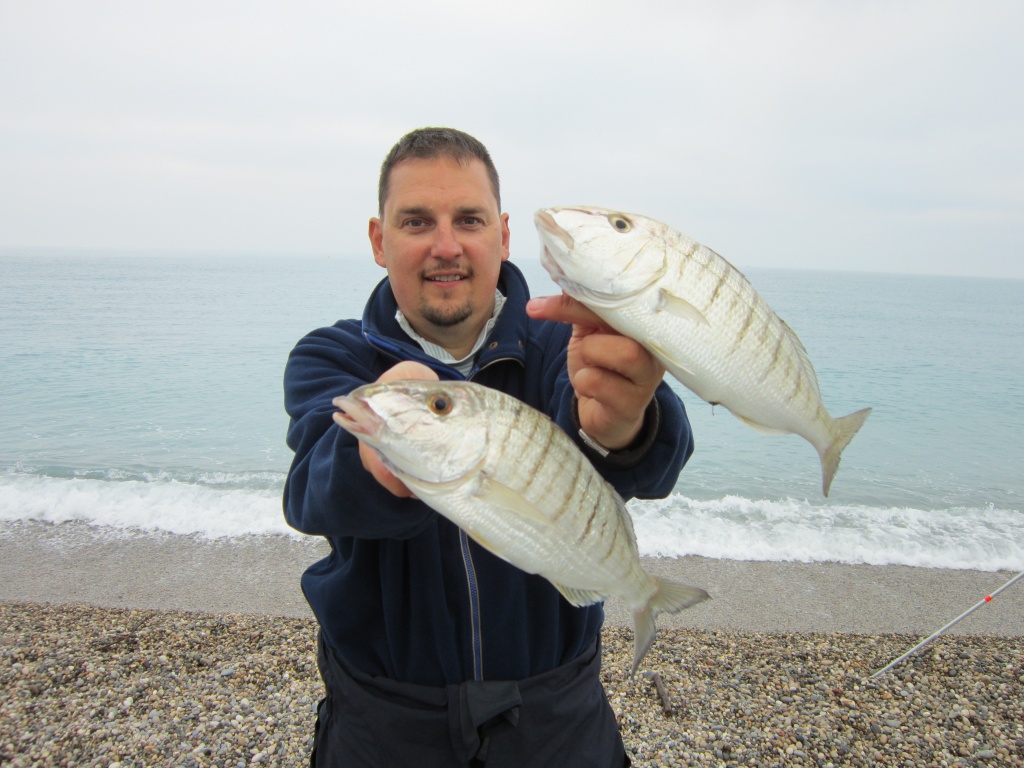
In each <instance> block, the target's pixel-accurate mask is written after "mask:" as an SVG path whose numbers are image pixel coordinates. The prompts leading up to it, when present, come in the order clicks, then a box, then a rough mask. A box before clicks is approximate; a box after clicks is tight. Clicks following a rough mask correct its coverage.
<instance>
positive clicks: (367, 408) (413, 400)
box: [333, 379, 709, 674]
mask: <svg viewBox="0 0 1024 768" xmlns="http://www.w3.org/2000/svg"><path fill="white" fill-rule="evenodd" d="M333 403H334V405H335V407H336V408H338V409H339V410H338V411H336V412H335V413H334V414H333V417H334V420H335V421H336V422H337V423H338V424H339V425H340V426H341V427H342V428H343V429H345V430H347V431H348V432H349V433H351V434H352V435H354V436H355V437H356V438H357V439H358V440H360V441H362V442H363V443H365V444H367V445H368V446H370V447H372V448H373V449H374V450H375V451H376V452H377V453H378V454H379V455H380V457H381V459H382V461H383V462H384V464H385V466H387V467H388V469H390V470H391V472H393V473H394V474H395V476H396V477H398V478H399V479H400V480H402V481H403V482H404V483H405V484H406V486H408V488H409V490H410V491H412V493H413V494H415V495H416V497H418V498H419V499H420V500H422V501H424V502H425V503H426V504H428V505H429V506H430V507H431V508H433V509H434V510H435V511H437V512H438V513H440V514H441V515H443V516H444V517H446V518H448V519H449V520H450V521H451V522H453V523H455V525H457V526H458V527H459V528H461V529H462V530H464V531H465V532H466V534H467V535H468V536H469V537H470V538H472V539H473V540H474V541H475V542H477V543H478V544H479V545H480V546H482V547H483V548H484V549H486V550H488V551H489V552H492V553H493V554H495V555H496V556H498V557H499V558H501V559H503V560H505V561H507V562H509V563H511V564H512V565H514V566H516V567H517V568H519V569H521V570H523V571H526V572H527V573H533V574H540V575H541V576H543V577H544V578H545V579H547V580H548V581H549V582H551V584H552V585H554V587H555V589H557V590H558V591H559V592H560V593H561V594H562V596H563V597H564V598H565V599H566V600H567V601H568V602H569V603H570V604H572V605H574V606H577V607H582V606H586V605H591V604H593V603H596V602H599V601H601V600H605V599H607V598H608V597H612V596H616V597H619V598H621V599H622V600H623V601H624V602H625V603H626V605H627V606H628V607H629V608H630V610H631V611H632V614H633V620H634V625H635V633H634V647H633V667H632V670H631V673H630V674H633V673H635V672H636V670H637V668H638V667H639V665H640V662H641V661H642V659H643V657H644V656H645V655H646V653H647V651H648V650H649V649H650V647H651V645H652V643H653V642H654V638H655V634H656V631H657V630H656V624H655V618H656V617H657V615H658V614H660V613H663V612H668V613H676V612H678V611H682V610H684V609H686V608H689V607H690V606H693V605H696V604H697V603H700V602H702V601H704V600H707V599H708V597H709V595H708V593H707V592H706V591H704V590H703V589H699V588H697V587H691V586H687V585H685V584H678V583H676V582H673V581H669V580H667V579H662V578H659V577H657V576H653V575H651V574H649V573H648V572H647V571H645V570H644V569H643V567H642V563H641V560H640V555H639V551H638V548H637V541H636V534H635V532H634V530H633V521H632V519H631V518H630V515H629V512H628V510H627V509H626V504H625V502H624V501H623V499H622V497H621V496H619V494H618V493H617V492H616V491H615V489H614V488H613V487H612V485H611V484H610V483H608V481H606V480H605V479H604V478H603V477H602V476H601V475H600V474H599V473H598V471H597V470H596V469H595V468H594V466H593V465H592V464H591V463H590V461H589V460H588V459H587V457H586V456H585V455H584V454H583V452H582V451H581V450H580V449H579V448H578V447H577V445H576V443H574V442H573V440H572V439H571V438H570V437H569V436H568V435H567V434H566V433H565V432H564V431H563V430H562V429H561V427H559V426H558V425H557V424H555V422H554V421H552V420H551V419H550V418H549V417H548V416H547V415H545V414H543V413H542V412H540V411H538V410H537V409H535V408H532V407H531V406H529V405H527V404H526V403H524V402H522V401H521V400H518V399H517V398H515V397H512V396H511V395H508V394H506V393H504V392H500V391H498V390H496V389H492V388H490V387H485V386H483V385H481V384H476V383H474V382H469V381H444V382H440V381H428V380H400V379H399V380H392V381H385V382H374V383H370V384H365V385H363V386H360V387H358V388H356V389H354V390H353V391H352V392H350V393H349V394H348V395H344V396H341V397H338V398H335V399H334V401H333Z"/></svg>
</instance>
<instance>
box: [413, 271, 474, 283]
mask: <svg viewBox="0 0 1024 768" xmlns="http://www.w3.org/2000/svg"><path fill="white" fill-rule="evenodd" d="M472 276H473V275H472V272H470V271H469V270H467V269H452V268H451V267H449V268H448V269H445V270H440V269H439V270H437V271H435V272H430V273H426V274H424V275H423V281H424V282H427V283H437V284H439V285H452V284H454V283H461V282H463V281H464V280H468V279H469V278H470V277H472Z"/></svg>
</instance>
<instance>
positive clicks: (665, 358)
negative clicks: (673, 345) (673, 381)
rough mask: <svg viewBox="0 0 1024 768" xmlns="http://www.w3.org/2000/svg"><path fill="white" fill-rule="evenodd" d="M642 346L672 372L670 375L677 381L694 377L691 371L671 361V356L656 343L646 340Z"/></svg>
mask: <svg viewBox="0 0 1024 768" xmlns="http://www.w3.org/2000/svg"><path fill="white" fill-rule="evenodd" d="M644 346H645V347H647V350H648V351H649V352H650V353H651V354H652V355H654V356H655V357H656V358H658V359H659V360H660V361H661V363H662V364H663V365H664V366H665V367H666V368H668V370H669V371H671V372H672V375H673V376H675V377H676V378H677V379H682V378H684V377H686V376H691V377H692V376H693V375H694V374H693V371H691V370H690V369H689V368H687V367H686V366H685V365H683V364H682V363H680V362H678V361H676V360H673V359H672V356H671V355H670V354H669V353H668V352H666V351H665V348H664V347H663V346H661V345H660V344H659V343H658V342H656V341H654V340H648V341H645V342H644Z"/></svg>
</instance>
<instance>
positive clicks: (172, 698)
mask: <svg viewBox="0 0 1024 768" xmlns="http://www.w3.org/2000/svg"><path fill="white" fill-rule="evenodd" d="M7 533H8V534H10V530H9V529H8V531H7ZM18 533H19V534H20V536H12V535H5V536H2V537H0V564H2V565H0V694H2V695H0V764H2V765H10V766H12V767H13V766H18V767H19V768H20V767H21V766H102V767H103V768H127V767H128V766H248V765H268V766H269V765H275V766H302V765H305V764H307V759H308V758H307V756H308V751H309V743H310V739H311V736H312V726H313V722H314V710H315V705H316V702H317V700H318V699H319V698H320V696H321V695H322V693H321V686H320V681H319V676H318V674H317V671H316V662H315V639H316V624H315V622H314V620H313V619H312V618H311V617H310V616H309V615H308V609H305V610H304V609H303V606H302V604H301V595H299V596H298V598H297V599H296V601H295V602H294V604H292V603H287V601H284V602H285V603H286V607H288V610H287V611H275V610H274V609H273V608H274V606H277V607H280V605H281V604H282V601H280V600H278V599H276V598H275V597H274V596H273V594H272V592H273V590H269V592H268V591H267V590H261V589H260V588H259V585H260V583H266V584H274V585H277V587H276V588H279V589H282V590H291V591H296V592H297V573H298V572H301V569H302V567H304V565H305V564H308V562H311V560H310V559H309V554H310V552H311V551H312V550H311V549H310V548H309V547H306V546H305V545H304V544H292V543H285V544H281V543H280V542H278V543H277V544H274V543H266V542H264V545H263V546H262V547H261V545H260V544H259V543H258V542H249V544H248V545H245V546H252V547H254V548H255V551H262V550H266V553H265V558H264V559H262V560H260V561H258V562H253V561H252V560H249V561H248V562H247V563H246V568H245V569H244V572H245V573H246V574H248V576H247V577H246V578H248V579H249V580H248V581H243V582H240V583H233V582H232V581H231V579H230V578H229V577H227V576H225V574H223V573H217V574H216V576H217V579H218V581H217V582H216V584H215V585H213V586H211V585H210V577H211V572H210V570H209V569H207V571H205V572H204V571H203V570H201V569H198V570H197V569H196V568H195V567H194V566H195V562H194V560H195V558H200V559H202V558H205V557H209V558H210V560H209V563H210V568H212V567H213V566H212V563H214V562H222V563H223V562H228V563H230V562H234V561H236V560H239V559H240V558H238V557H231V555H232V554H234V555H239V554H240V551H239V550H237V548H236V547H241V546H243V545H240V544H239V545H223V544H221V545H209V547H210V549H209V551H206V550H204V547H206V546H208V545H206V544H200V543H198V542H191V543H189V542H187V541H186V542H184V543H183V542H182V541H180V540H179V539H180V538H181V537H172V538H169V539H167V540H164V541H162V542H161V541H155V540H152V539H146V538H141V539H136V540H126V541H125V540H122V541H108V542H106V543H103V542H99V541H93V543H92V544H91V545H90V544H88V543H87V539H86V538H81V539H74V537H73V536H72V537H71V538H69V532H68V530H61V531H57V530H56V529H51V530H45V531H40V530H35V529H29V528H21V529H19V530H18ZM47 537H50V538H47ZM279 546H283V547H284V549H285V551H288V552H292V554H293V555H295V557H294V558H293V560H291V561H290V560H289V559H288V558H287V557H282V556H281V552H279V551H274V550H275V547H279ZM293 546H294V547H298V549H297V550H295V551H294V552H293V551H292V548H293ZM104 547H111V548H112V550H111V551H112V552H116V553H117V556H113V555H110V556H108V557H103V556H101V555H103V554H104V553H105V552H106V550H105V549H104ZM154 548H155V549H154ZM168 548H169V549H168ZM58 551H59V553H60V554H62V555H63V560H62V567H61V568H53V567H52V566H51V567H50V568H49V569H47V568H46V567H44V566H42V565H40V564H41V563H43V562H45V559H40V557H39V555H40V554H41V553H42V554H46V553H47V552H48V553H49V554H50V555H53V554H54V553H55V552H58ZM158 551H164V553H165V555H167V556H168V557H169V556H170V554H174V555H175V556H176V557H177V558H178V560H179V561H188V562H183V567H182V569H181V572H182V574H185V575H182V576H181V579H182V580H184V582H188V580H189V579H191V582H190V583H191V591H190V593H189V595H188V596H187V598H188V599H191V600H196V599H198V600H199V601H200V602H202V601H203V600H204V599H206V600H207V602H208V603H211V604H210V605H209V606H208V608H207V609H198V610H197V609H193V608H182V607H181V606H177V605H175V600H174V599H173V596H174V595H179V594H182V591H183V590H185V591H189V583H183V582H179V581H173V580H172V581H171V583H169V584H164V586H163V587H162V588H158V587H159V585H157V586H154V579H153V578H151V577H146V576H145V575H144V573H145V571H144V569H142V570H140V566H141V565H142V564H144V563H145V562H149V561H150V560H151V559H152V558H153V557H154V556H155V553H156V552H158ZM87 552H92V554H93V556H92V557H87V556H85V555H86V553H87ZM204 552H205V554H204ZM19 553H20V554H19ZM97 553H98V554H97ZM69 554H70V555H73V556H71V557H69V556H68V555H69ZM107 554H109V553H107ZM189 558H191V560H190V559H189ZM50 560H51V562H52V557H51V559H50ZM203 562H205V561H203ZM788 565H789V564H780V563H769V564H760V565H756V566H750V567H752V568H754V571H755V572H754V573H747V578H746V579H745V580H740V581H741V582H742V583H740V584H735V582H737V580H738V579H737V573H738V572H739V571H743V572H747V570H748V568H747V566H740V565H738V564H735V563H727V562H718V561H703V562H700V561H695V562H689V563H687V562H681V561H657V562H652V563H651V567H652V569H655V570H658V569H661V570H665V571H674V570H677V569H685V570H687V571H689V575H690V576H697V577H700V578H698V579H692V581H693V583H700V584H703V585H709V589H710V590H712V591H713V594H714V599H713V600H712V601H711V607H709V608H708V610H706V611H704V612H703V613H699V612H698V611H697V610H694V611H691V612H687V613H689V614H691V616H690V618H689V619H687V616H686V614H683V615H681V616H680V617H678V618H675V619H674V620H673V621H671V622H668V621H660V622H659V624H660V625H661V629H660V631H659V634H658V638H657V640H656V642H655V644H654V646H653V648H652V649H651V651H650V652H649V653H648V655H647V657H646V658H645V659H644V662H643V664H642V666H641V670H640V672H638V674H637V675H636V676H635V677H632V678H630V677H629V676H628V670H629V666H630V660H631V654H632V643H633V631H632V627H631V626H628V625H626V622H625V621H622V620H621V618H622V615H621V611H619V610H617V609H616V607H615V606H614V604H610V605H609V608H608V617H609V619H608V623H607V625H606V629H605V633H604V639H603V642H604V664H603V675H604V683H605V687H606V690H607V692H608V696H609V699H610V700H611V702H612V706H613V708H614V710H615V712H616V715H617V717H618V719H619V723H620V728H621V731H622V734H623V738H624V740H625V743H626V747H627V750H628V752H629V753H630V755H631V757H632V759H633V764H634V765H636V766H697V765H701V766H703V765H721V766H730V765H736V766H747V765H759V766H776V765H778V766H783V765H786V766H788V765H794V766H803V765H807V766H830V765H831V766H843V765H856V766H860V765H863V766H867V765H884V766H904V767H909V766H981V765H1000V766H1003V765H1005V766H1024V645H1022V643H1021V636H1022V635H1024V632H1021V629H1020V623H1021V616H1022V612H1021V610H1020V607H1021V605H1022V598H1021V597H1020V596H1018V594H1017V593H1018V592H1024V589H1020V585H1019V584H1018V585H1016V586H1015V587H1014V588H1013V589H1011V590H1007V591H1006V592H1005V593H1004V595H1000V596H999V597H998V598H997V599H996V600H995V601H993V603H992V604H991V605H986V606H985V607H984V609H983V610H981V611H978V613H977V614H976V616H977V620H976V621H975V620H974V619H975V616H972V617H970V618H969V619H968V620H967V621H965V622H963V624H962V625H958V627H957V628H956V631H955V633H953V634H950V635H947V636H944V637H942V638H940V639H938V640H936V641H935V642H933V643H932V644H931V645H929V646H928V647H927V648H925V649H923V650H922V651H921V652H919V653H917V654H915V655H914V656H912V657H910V658H909V659H907V660H906V661H904V662H903V663H901V664H900V665H898V666H897V667H895V668H894V669H893V670H891V671H890V672H888V673H886V674H885V675H883V676H881V677H880V678H878V679H874V680H873V679H871V674H872V673H873V672H874V671H875V670H877V669H879V668H880V667H883V666H885V664H887V663H888V662H890V661H892V660H893V659H894V658H896V657H897V656H899V655H900V654H902V653H903V652H905V651H906V650H908V649H909V648H910V647H912V646H913V645H915V644H916V643H917V642H918V641H919V640H920V639H922V637H923V636H924V635H927V634H930V633H931V631H934V630H935V629H937V628H938V627H939V626H941V625H942V624H944V623H945V622H946V621H948V620H950V619H952V618H954V617H955V616H956V615H957V614H958V613H960V612H961V611H962V610H964V609H966V608H968V607H970V605H971V603H973V602H974V600H968V601H966V603H964V601H963V598H962V597H960V596H958V595H953V596H952V597H951V596H950V595H949V594H948V592H949V591H950V590H949V589H948V588H947V594H946V595H945V596H944V598H943V601H942V603H941V606H940V607H939V608H934V607H933V608H930V609H928V610H929V611H930V612H931V613H934V614H935V615H931V614H930V613H928V612H926V613H925V614H924V615H922V616H920V617H917V614H915V613H914V611H911V610H908V609H906V608H904V610H902V612H901V613H902V615H903V616H904V617H906V616H907V615H910V616H911V617H912V618H911V619H910V621H918V622H922V623H923V624H928V626H927V631H922V630H918V629H916V628H915V629H914V631H905V627H901V626H896V627H895V628H894V629H893V631H875V630H874V629H872V630H871V631H863V629H864V627H865V626H867V627H874V626H875V625H876V624H878V623H884V622H885V621H888V622H889V623H890V624H894V625H898V624H899V622H898V621H897V619H896V613H895V612H894V613H893V614H892V615H889V614H887V613H886V612H885V604H884V601H883V603H882V605H881V611H882V613H881V614H879V613H878V610H879V599H878V593H881V592H884V591H885V589H884V588H885V585H889V588H890V589H893V590H895V591H897V592H899V593H900V600H899V601H898V602H900V603H902V604H904V605H906V604H908V603H914V604H915V605H917V604H919V603H920V602H921V601H920V600H914V599H909V600H908V599H907V592H908V590H910V589H911V585H912V584H914V583H918V582H919V583H920V584H921V585H923V586H922V589H921V594H922V595H926V594H931V592H932V591H933V589H934V583H935V580H936V579H940V580H941V579H942V578H948V579H949V580H950V584H960V583H962V582H966V583H967V587H966V588H965V591H966V592H973V591H974V590H975V589H976V588H977V587H979V586H981V585H983V584H990V585H993V587H991V588H994V587H998V586H999V585H1000V584H1002V583H1003V582H1005V581H1006V580H1007V579H1008V578H1009V577H1010V576H1012V574H1007V573H977V572H963V573H960V574H956V573H954V574H946V575H944V574H943V573H942V572H938V573H937V572H931V571H926V570H925V569H895V570H894V569H891V568H885V567H882V568H878V567H875V568H872V567H870V566H866V567H864V568H861V569H854V570H853V571H850V572H846V571H844V570H843V569H841V568H840V569H838V571H837V569H836V568H829V567H827V566H818V567H814V568H810V569H809V570H808V569H807V568H806V567H804V568H801V567H800V565H801V564H793V568H792V569H791V568H788V567H786V566H788ZM232 567H234V566H232ZM92 568H95V569H97V571H102V572H103V573H104V574H105V577H104V578H105V579H106V582H105V583H106V586H107V591H106V593H105V594H106V595H107V596H108V597H107V599H106V600H104V599H100V597H102V595H100V597H97V594H99V593H97V594H94V593H92V592H89V591H88V590H85V591H83V585H88V583H89V581H90V579H92V578H94V577H95V575H96V574H95V573H93V572H92V571H91V570H90V569H92ZM133 569H134V570H133ZM240 572H241V571H240ZM851 573H854V574H856V575H855V576H851V575H850V574H851ZM33 574H34V578H32V576H33ZM140 574H141V575H140ZM771 574H774V577H772V576H771ZM292 575H294V576H295V579H296V581H294V582H292V581H289V580H288V579H289V578H290V577H291V576H292ZM796 575H800V577H801V578H802V579H803V583H798V582H797V581H796V580H795V576H796ZM754 576H756V579H755V578H753V577H754ZM285 577H288V578H285ZM773 578H774V579H775V580H776V581H777V582H778V584H786V583H788V584H790V585H791V589H793V590H799V591H800V592H801V593H802V594H805V595H806V594H808V590H812V592H813V594H814V595H815V599H813V600H806V601H796V603H797V606H796V607H795V608H790V612H789V613H786V612H785V611H783V610H781V609H780V608H779V606H781V605H789V606H791V605H792V604H793V602H794V601H792V600H781V599H780V598H779V597H778V595H777V592H778V591H779V590H778V589H777V586H778V584H777V583H775V582H773V580H772V579H773ZM829 579H831V581H830V580H829ZM858 579H861V580H862V581H863V583H864V584H868V583H871V584H875V585H876V593H872V594H870V595H867V596H866V598H865V599H866V601H867V602H865V603H864V604H863V605H860V606H858V605H855V604H854V605H851V604H844V605H842V607H841V610H842V612H843V613H844V615H845V614H850V615H857V616H859V621H860V624H859V625H857V626H855V627H854V628H853V629H852V630H846V629H844V631H831V630H828V629H827V628H823V627H822V626H817V624H816V623H821V624H828V623H829V621H830V620H829V618H828V616H823V614H822V613H821V609H820V604H821V603H822V600H821V595H822V594H824V593H829V592H830V593H831V594H835V595H839V596H845V594H844V593H843V589H848V588H851V587H850V584H851V583H852V584H853V586H852V590H853V592H855V593H856V594H862V593H863V592H864V587H863V585H861V586H858ZM915 580H916V581H915ZM61 583H62V584H63V585H64V597H65V599H55V598H59V597H60V595H59V594H57V589H58V587H57V586H55V585H58V584H61ZM203 584H206V585H207V586H206V588H205V589H204V588H203V587H201V586H200V585H203ZM730 584H732V585H734V586H733V587H732V588H731V589H730V588H727V585H730ZM840 584H845V585H847V586H846V587H841V586H840ZM716 586H717V587H718V590H717V592H715V591H714V587H716ZM947 586H948V585H947ZM160 589H165V590H166V591H165V592H161V591H160ZM206 590H211V591H212V592H216V593H217V594H221V595H224V596H225V599H224V600H223V601H221V602H216V601H211V600H209V599H208V597H204V596H207V595H208V593H207V591H206ZM982 594H983V593H982ZM745 595H746V597H745ZM232 596H233V597H234V599H231V598H232ZM912 597H913V596H911V598H912ZM261 600H270V601H271V603H270V605H267V604H265V603H263V602H261ZM838 602H839V603H842V601H841V600H840V601H838ZM103 603H107V604H105V605H104V604H103ZM133 603H134V605H133ZM161 604H163V605H161ZM801 604H802V606H803V610H802V612H803V614H805V615H806V616H807V617H808V620H807V622H805V624H806V626H803V627H801V626H800V621H799V620H798V616H799V615H800V613H801V607H800V606H801ZM869 604H871V605H873V606H874V613H873V614H871V615H868V614H870V613H871V611H868V610H866V608H865V606H867V605H869ZM289 606H291V607H289ZM812 606H819V607H818V608H817V609H814V608H812ZM919 608H920V606H919ZM233 609H234V610H233ZM238 609H243V610H238ZM716 611H717V613H716ZM281 613H292V614H294V615H281ZM745 614H749V616H747V619H746V626H737V625H740V624H743V622H741V621H739V619H738V618H736V617H739V616H742V615H745ZM773 616H775V617H776V618H777V620H773ZM904 620H906V619H905V618H904ZM686 622H689V624H690V626H684V624H685V623H686ZM831 623H833V624H836V623H838V622H835V621H832V622H831ZM754 625H760V626H754ZM965 625H966V626H965ZM794 627H795V628H794Z"/></svg>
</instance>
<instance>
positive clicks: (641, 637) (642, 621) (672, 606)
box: [629, 576, 711, 677]
mask: <svg viewBox="0 0 1024 768" xmlns="http://www.w3.org/2000/svg"><path fill="white" fill-rule="evenodd" d="M653 578H654V581H655V583H656V584H657V591H656V592H655V593H654V595H653V596H652V597H651V599H650V600H648V601H647V604H646V605H645V606H644V607H643V608H640V609H639V610H636V611H633V624H634V631H633V668H632V669H631V670H630V671H629V675H630V677H632V676H633V675H634V674H636V670H637V668H638V667H639V666H640V662H641V661H642V660H643V658H644V656H646V655H647V651H649V650H650V648H651V645H652V644H653V643H654V633H655V632H656V631H657V626H656V625H655V623H654V619H655V618H656V617H657V615H658V614H659V613H679V611H682V610H685V609H687V608H689V607H690V606H692V605H696V604H697V603H701V602H704V601H705V600H707V599H709V598H710V597H711V595H709V594H708V593H707V592H705V591H704V590H703V589H698V588H697V587H688V586H687V585H685V584H678V583H676V582H674V581H668V580H666V579H659V578H658V577H656V576H655V577H653Z"/></svg>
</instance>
